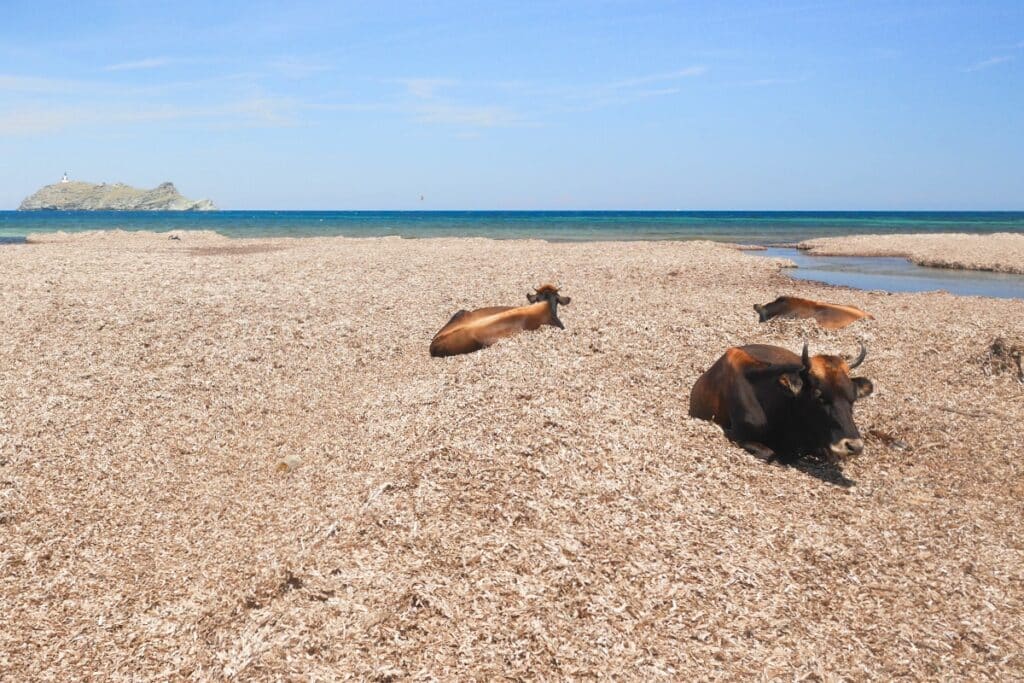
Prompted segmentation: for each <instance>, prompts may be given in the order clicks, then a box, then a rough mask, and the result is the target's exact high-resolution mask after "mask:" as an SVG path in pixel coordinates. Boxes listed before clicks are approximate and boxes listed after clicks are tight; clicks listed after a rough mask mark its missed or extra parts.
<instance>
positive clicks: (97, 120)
mask: <svg viewBox="0 0 1024 683" xmlns="http://www.w3.org/2000/svg"><path fill="white" fill-rule="evenodd" d="M301 108H302V104H301V103H300V102H297V101H295V100H292V99H289V98H271V97H264V98H250V99H244V100H238V101H233V102H225V103H222V104H217V105H211V106H205V107H181V106H176V105H166V106H156V107H147V108H142V109H140V108H137V107H135V106H133V105H131V104H125V105H120V106H110V105H106V106H90V105H83V106H66V107H52V106H49V107H43V106H38V105H36V106H26V107H21V108H18V109H11V110H7V111H0V137H15V136H23V135H37V134H44V133H58V132H62V131H66V130H74V129H80V128H96V127H103V126H112V125H113V126H123V125H139V124H147V123H160V122H174V121H179V122H182V123H189V124H195V125H203V126H210V127H213V128H218V129H219V128H238V127H257V128H264V127H266V128H277V127H284V126H292V125H296V116H295V114H296V112H297V111H298V110H299V109H301Z"/></svg>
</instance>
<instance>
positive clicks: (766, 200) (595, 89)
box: [0, 0, 1024, 210]
mask: <svg viewBox="0 0 1024 683" xmlns="http://www.w3.org/2000/svg"><path fill="white" fill-rule="evenodd" d="M65 170H67V171H68V172H69V173H70V174H71V176H72V177H73V178H76V179H81V180H90V181H94V182H102V181H106V182H114V181H123V182H128V183H130V184H133V185H137V186H145V187H152V186H155V185H156V184H158V183H160V182H162V181H164V180H172V181H174V182H175V183H176V184H177V185H178V188H179V189H180V190H181V191H182V192H183V193H184V194H186V195H187V196H189V197H192V198H207V197H208V198H211V199H213V200H214V201H215V202H217V204H218V205H219V206H221V207H222V208H238V209H242V208H262V209H306V208H308V209H559V208H569V209H571V208H577V209H1018V210H1019V209H1024V2H1021V0H1012V1H1006V2H945V1H943V0H936V1H934V2H899V1H890V2H872V1H864V2H853V1H851V2H813V1H800V0H794V1H792V2H790V1H785V0H780V1H777V2H767V1H764V2H688V3H684V2H653V1H652V2H647V1H640V0H587V1H581V2H525V1H524V2H516V3H499V2H485V1H483V0H481V1H480V2H455V1H450V2H449V1H443V0H442V1H433V2H432V1H423V2H408V3H400V2H386V1H384V0H381V1H379V2H326V1H324V2H312V1H304V0H292V1H291V2H256V1H251V0H250V1H246V2H232V1H221V2H208V1H206V0H204V1H202V2H194V1H192V0H178V1H177V2H174V3H160V2H145V1H141V0H140V1H137V2H136V1H133V2H98V1H89V0H82V1H79V2H67V3H38V2H35V1H32V2H23V1H22V0H2V21H0V209H10V208H14V207H16V206H17V204H18V203H19V202H20V200H21V199H22V198H23V197H24V196H25V195H27V194H29V193H30V192H32V191H34V190H35V189H37V188H38V187H39V186H41V185H43V184H46V183H49V182H54V181H55V180H57V179H59V177H60V174H61V173H62V172H63V171H65ZM421 194H422V195H423V196H424V200H423V201H420V200H419V197H420V195H421Z"/></svg>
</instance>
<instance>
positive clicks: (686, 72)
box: [606, 65, 708, 89]
mask: <svg viewBox="0 0 1024 683" xmlns="http://www.w3.org/2000/svg"><path fill="white" fill-rule="evenodd" d="M707 72H708V68H707V67H706V66H703V65H697V66H688V67H686V68H685V69H679V70H677V71H669V72H667V73H657V74H648V75H647V76H638V77H637V78H629V79H626V80H624V81H616V82H614V83H608V84H607V85H606V87H608V88H616V89H618V88H634V87H636V86H638V85H646V84H648V83H664V82H666V81H678V80H680V79H682V78H693V77H695V76H703V75H704V74H706V73H707Z"/></svg>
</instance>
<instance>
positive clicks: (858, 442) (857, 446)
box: [845, 439, 864, 455]
mask: <svg viewBox="0 0 1024 683" xmlns="http://www.w3.org/2000/svg"><path fill="white" fill-rule="evenodd" d="M845 445H846V450H847V451H848V452H850V453H852V454H854V455H860V454H861V453H863V452H864V441H863V440H862V439H845Z"/></svg>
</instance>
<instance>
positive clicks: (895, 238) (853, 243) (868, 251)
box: [797, 232, 1024, 274]
mask: <svg viewBox="0 0 1024 683" xmlns="http://www.w3.org/2000/svg"><path fill="white" fill-rule="evenodd" d="M797 247H798V248H800V249H806V250H808V252H809V253H811V254H813V255H815V256H902V257H904V258H906V259H908V260H910V261H911V262H913V263H916V264H918V265H920V266H931V267H933V268H954V269H958V270H989V271H993V272H997V273H1018V274H1024V235H1021V234H1017V233H1005V232H1004V233H996V234H993V235H967V234H963V233H940V234H935V235H849V236H846V237H821V238H817V239H812V240H805V241H803V242H800V243H799V244H798V245H797Z"/></svg>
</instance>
